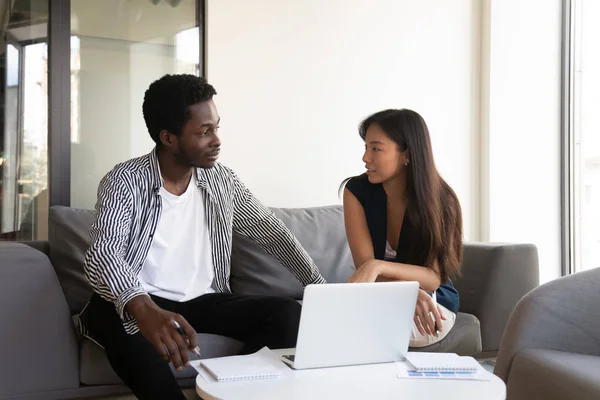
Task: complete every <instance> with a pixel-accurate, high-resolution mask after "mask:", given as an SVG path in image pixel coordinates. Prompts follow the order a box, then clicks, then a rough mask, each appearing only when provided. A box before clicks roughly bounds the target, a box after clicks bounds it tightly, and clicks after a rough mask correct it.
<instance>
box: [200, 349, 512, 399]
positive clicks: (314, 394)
mask: <svg viewBox="0 0 600 400" xmlns="http://www.w3.org/2000/svg"><path fill="white" fill-rule="evenodd" d="M276 352H278V353H280V354H290V352H289V351H288V350H279V351H276ZM196 392H197V393H198V395H199V396H200V397H202V399H204V400H217V399H219V400H230V399H231V400H235V399H284V398H285V399H286V400H288V399H289V400H296V399H315V400H316V399H328V400H329V399H345V400H354V399H357V400H358V399H360V400H366V399H369V400H371V399H373V400H378V399H382V400H383V399H390V400H391V399H394V400H397V399H399V398H402V399H432V398H442V399H444V400H455V399H456V400H466V399H486V400H496V399H497V400H504V399H505V398H506V386H505V385H504V382H503V381H502V380H501V379H500V378H498V377H497V376H495V375H493V376H492V379H491V380H489V381H470V380H442V379H439V380H438V379H401V378H398V377H397V375H396V365H395V364H394V363H387V364H374V365H358V366H351V367H337V368H320V369H311V370H302V371H295V370H292V369H290V374H289V375H287V376H285V377H283V378H280V379H265V380H257V381H245V382H226V383H218V382H207V381H206V380H204V378H203V377H202V376H201V375H198V376H197V378H196ZM399 396H400V397H399Z"/></svg>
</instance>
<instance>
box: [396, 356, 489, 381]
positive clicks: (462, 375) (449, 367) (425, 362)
mask: <svg viewBox="0 0 600 400" xmlns="http://www.w3.org/2000/svg"><path fill="white" fill-rule="evenodd" d="M396 367H397V372H398V377H399V378H430V379H431V378H437V379H472V380H490V379H491V374H490V373H489V372H487V371H486V370H485V369H484V368H483V367H482V366H481V365H479V363H478V362H477V360H475V359H474V358H473V357H460V356H458V355H457V354H454V353H415V352H409V353H408V354H407V356H406V361H405V362H399V363H396Z"/></svg>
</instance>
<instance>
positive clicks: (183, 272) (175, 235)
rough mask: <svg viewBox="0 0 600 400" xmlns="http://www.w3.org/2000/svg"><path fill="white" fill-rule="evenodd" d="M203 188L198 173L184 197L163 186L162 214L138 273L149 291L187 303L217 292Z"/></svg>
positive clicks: (161, 195)
mask: <svg viewBox="0 0 600 400" xmlns="http://www.w3.org/2000/svg"><path fill="white" fill-rule="evenodd" d="M201 190H202V189H200V188H199V187H198V186H197V185H196V180H195V178H194V176H192V177H191V179H190V183H189V185H188V187H187V189H186V191H185V193H183V194H182V195H181V196H175V195H174V194H172V193H169V192H168V191H166V190H165V188H164V187H161V188H160V191H159V194H160V197H161V201H162V214H161V217H160V221H159V222H158V226H157V227H156V232H154V238H153V240H152V246H151V247H150V251H149V252H148V256H147V258H146V261H145V262H144V266H143V267H142V271H141V272H140V274H139V276H138V279H139V280H140V283H141V284H142V287H143V288H144V290H145V291H146V292H147V293H149V294H152V295H155V296H158V297H162V298H165V299H169V300H173V301H179V302H184V301H188V300H192V299H195V298H196V297H199V296H201V295H203V294H205V293H212V292H214V289H213V288H212V287H211V286H212V283H213V280H214V277H215V272H214V268H213V263H212V251H211V244H210V237H209V232H208V225H207V222H206V206H205V204H204V198H203V193H202V192H201Z"/></svg>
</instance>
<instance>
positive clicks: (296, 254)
mask: <svg viewBox="0 0 600 400" xmlns="http://www.w3.org/2000/svg"><path fill="white" fill-rule="evenodd" d="M195 179H196V184H197V185H198V186H199V187H201V188H202V189H203V190H202V193H203V196H204V201H205V204H206V207H207V223H208V230H209V234H210V237H211V244H212V254H213V267H214V268H215V282H214V283H213V287H214V288H215V290H216V291H217V292H224V293H230V292H231V289H230V287H229V271H230V261H231V241H232V231H233V230H235V231H236V232H239V233H240V234H242V235H245V236H247V237H249V238H251V239H253V240H254V241H256V243H257V244H259V245H260V247H262V248H263V249H264V250H265V252H267V253H268V254H270V255H272V256H274V257H275V258H277V259H278V260H279V261H280V262H281V264H283V265H284V266H285V267H287V268H288V269H289V270H290V272H292V273H293V274H294V275H295V276H296V278H297V279H298V280H299V281H300V282H302V284H304V285H308V284H311V283H325V279H324V278H323V277H322V276H321V274H320V272H319V270H318V268H317V266H316V265H315V263H314V262H313V260H312V259H311V257H310V256H309V255H308V253H307V252H306V251H305V250H304V248H303V247H302V246H301V245H300V243H299V242H298V240H297V239H296V237H295V236H294V235H293V234H292V233H291V232H290V231H289V229H288V228H287V227H286V226H285V225H284V224H283V222H282V221H281V220H280V219H279V218H277V217H276V216H275V215H274V214H273V212H272V211H271V210H269V209H268V208H267V207H265V206H264V205H262V204H261V203H260V202H259V201H258V200H257V199H256V198H255V197H254V196H253V195H252V193H251V192H250V191H249V190H248V189H247V188H246V187H245V186H244V184H243V183H242V182H241V181H240V179H239V178H238V177H237V175H236V174H235V173H234V172H233V171H232V170H231V169H230V168H228V167H226V166H224V165H222V164H219V163H217V164H216V165H215V167H213V168H210V169H204V168H197V169H196V174H195ZM163 184H164V182H163V180H162V177H161V175H160V169H159V166H158V157H157V153H156V149H154V150H153V151H152V152H151V153H149V154H147V155H145V156H142V157H139V158H135V159H132V160H129V161H126V162H124V163H121V164H118V165H117V166H115V167H114V169H113V170H112V171H110V172H109V173H108V174H106V176H104V178H103V179H102V180H101V181H100V185H99V187H98V201H97V203H96V211H97V215H96V220H95V222H94V224H93V225H92V229H91V233H90V235H91V242H92V244H91V246H90V248H89V249H88V251H87V253H86V256H85V262H84V271H85V275H86V278H87V280H88V281H89V283H90V284H91V286H92V288H93V289H94V291H95V292H96V293H98V294H99V295H100V296H101V297H102V298H104V299H105V300H108V301H111V302H113V303H114V304H115V307H116V310H117V312H118V313H119V315H120V316H121V319H122V320H123V326H124V327H125V330H126V331H127V332H128V333H129V334H134V333H136V332H138V331H139V328H138V326H137V324H136V322H135V320H134V319H133V318H132V317H131V315H129V314H128V313H127V311H126V310H125V305H126V304H127V302H128V301H129V300H130V299H132V298H133V297H135V296H139V295H142V294H145V291H144V290H143V288H142V286H141V284H140V282H139V280H138V275H139V273H140V271H141V270H142V267H143V264H144V261H145V259H146V256H147V255H148V251H149V250H150V246H151V245H152V237H153V235H154V232H155V231H156V227H157V225H158V221H159V220H160V216H161V207H162V203H161V199H160V195H159V189H160V188H161V187H162V186H163ZM84 312H85V310H84ZM80 326H81V330H82V333H83V334H84V335H86V336H87V332H86V329H85V324H84V323H83V320H82V319H80Z"/></svg>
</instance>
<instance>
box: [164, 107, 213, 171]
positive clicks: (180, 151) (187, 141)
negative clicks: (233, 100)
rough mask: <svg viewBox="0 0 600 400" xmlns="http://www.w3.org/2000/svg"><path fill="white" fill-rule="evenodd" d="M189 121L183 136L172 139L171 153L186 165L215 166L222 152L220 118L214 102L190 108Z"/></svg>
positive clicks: (184, 128) (197, 166)
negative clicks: (219, 132) (219, 134)
mask: <svg viewBox="0 0 600 400" xmlns="http://www.w3.org/2000/svg"><path fill="white" fill-rule="evenodd" d="M188 112H189V114H190V118H189V120H188V121H187V122H186V124H185V126H184V127H183V132H182V134H181V136H175V135H173V137H172V138H171V140H174V141H175V142H174V143H172V146H171V151H172V152H173V155H174V157H175V158H176V159H177V160H178V161H179V162H180V163H181V164H184V165H187V166H189V167H196V168H212V167H214V166H215V163H216V162H217V159H218V158H219V152H220V151H221V150H220V148H221V141H220V140H219V136H218V130H219V121H220V117H219V114H218V113H217V108H216V106H215V103H214V102H213V101H212V100H208V101H203V102H201V103H198V104H194V105H191V106H189V107H188Z"/></svg>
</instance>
